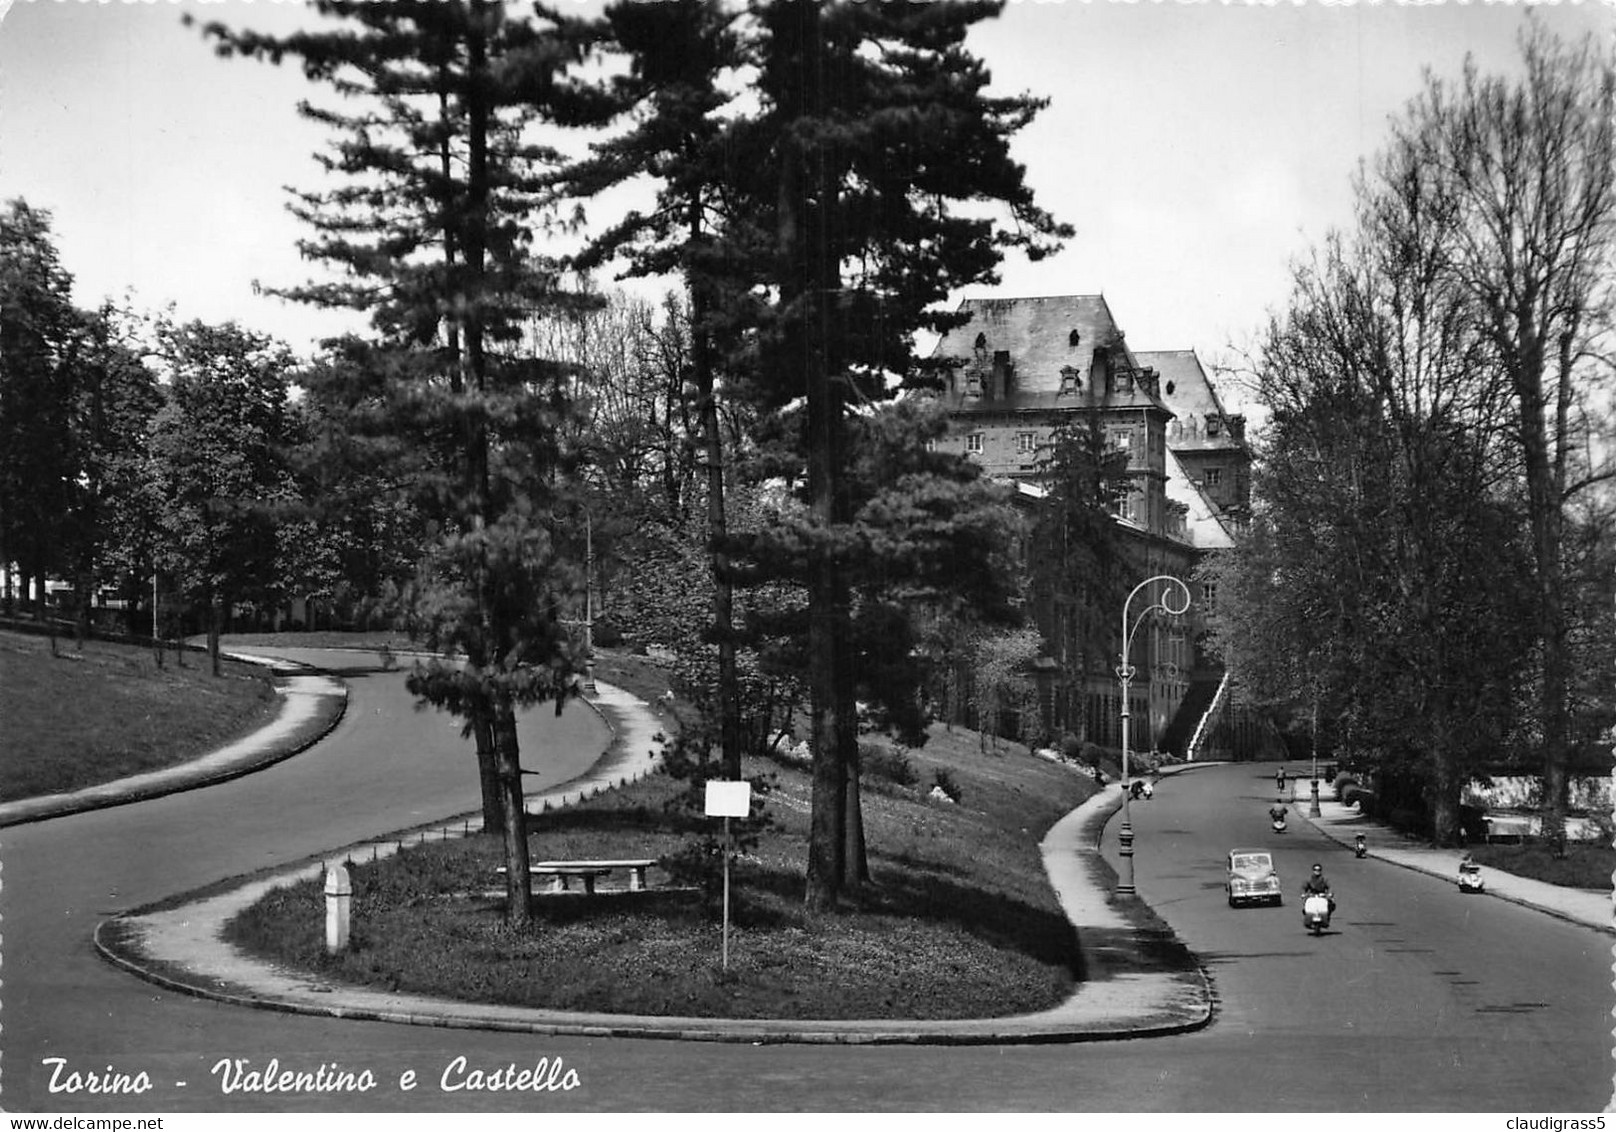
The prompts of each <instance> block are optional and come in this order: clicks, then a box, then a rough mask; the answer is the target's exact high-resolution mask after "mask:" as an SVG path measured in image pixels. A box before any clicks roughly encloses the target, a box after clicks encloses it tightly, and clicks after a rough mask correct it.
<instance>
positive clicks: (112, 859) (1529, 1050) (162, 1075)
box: [0, 673, 1611, 1112]
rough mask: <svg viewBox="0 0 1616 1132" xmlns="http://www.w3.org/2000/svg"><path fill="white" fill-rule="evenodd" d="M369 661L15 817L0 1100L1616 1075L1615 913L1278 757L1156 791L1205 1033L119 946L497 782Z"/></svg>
mask: <svg viewBox="0 0 1616 1132" xmlns="http://www.w3.org/2000/svg"><path fill="white" fill-rule="evenodd" d="M350 688H351V699H350V704H349V711H348V715H347V717H346V719H345V720H344V722H343V723H342V724H341V726H340V727H339V728H338V729H337V731H335V732H334V733H333V734H332V735H331V736H330V737H329V738H328V739H326V740H325V741H323V742H322V743H321V744H319V745H318V746H317V747H316V748H314V749H313V750H311V751H309V752H307V753H305V754H304V755H301V756H298V757H297V758H295V759H293V760H290V761H289V762H287V763H283V764H281V765H280V766H277V767H274V768H272V769H270V770H267V771H264V772H262V773H260V774H255V775H251V776H248V777H246V778H244V779H240V780H237V781H236V782H233V783H228V784H225V785H221V786H217V787H212V788H209V789H206V790H201V791H193V792H191V793H188V794H182V795H177V796H174V797H170V798H166V799H160V800H156V801H152V802H146V803H141V804H138V805H134V806H126V807H121V808H117V809H112V810H103V811H99V812H95V813H90V814H84V815H79V816H76V817H71V818H63V819H58V820H55V821H50V822H44V823H39V824H36V825H31V826H20V827H15V828H12V829H8V830H5V831H0V855H3V861H4V873H3V877H4V887H3V888H0V915H3V916H4V922H3V930H4V948H5V962H4V987H3V990H0V1025H3V1027H4V1029H3V1031H0V1049H3V1052H4V1058H3V1061H0V1067H3V1077H0V1106H3V1107H4V1108H6V1109H7V1110H9V1111H13V1112H17V1111H23V1112H29V1111H53V1112H54V1111H77V1112H89V1111H106V1110H124V1111H158V1112H161V1111H229V1110H241V1111H318V1112H325V1111H337V1110H362V1111H420V1112H439V1111H491V1110H512V1111H539V1112H543V1111H577V1110H616V1111H646V1110H653V1111H654V1110H662V1111H668V1110H672V1111H702V1110H724V1111H751V1110H783V1111H811V1110H850V1111H862V1110H983V1109H987V1110H1006V1109H1012V1110H1043V1111H1129V1110H1154V1111H1216V1110H1225V1111H1247V1110H1306V1109H1310V1108H1313V1109H1324V1110H1329V1111H1362V1110H1365V1109H1368V1110H1371V1111H1419V1110H1436V1111H1538V1110H1541V1109H1548V1110H1551V1111H1561V1112H1563V1111H1575V1110H1586V1109H1597V1108H1601V1107H1603V1105H1604V1104H1605V1102H1606V1101H1607V1100H1608V1099H1609V1097H1610V1093H1611V1071H1610V1065H1611V1062H1610V1059H1609V1048H1610V1037H1609V1018H1608V1014H1607V1011H1608V1009H1609V1005H1610V1001H1611V993H1610V990H1609V985H1610V978H1611V976H1610V967H1611V951H1610V946H1609V941H1608V937H1604V936H1601V935H1599V934H1598V933H1596V932H1593V931H1591V930H1589V929H1586V928H1579V927H1574V926H1572V925H1569V924H1564V923H1561V922H1559V921H1556V920H1553V919H1550V918H1549V917H1546V916H1543V915H1541V914H1538V913H1532V912H1527V911H1525V910H1522V909H1517V908H1514V907H1511V906H1508V905H1505V904H1503V903H1502V902H1500V901H1496V900H1491V899H1487V898H1479V899H1478V898H1467V897H1461V896H1459V895H1458V893H1457V891H1456V890H1454V889H1453V888H1452V887H1451V886H1447V885H1444V884H1442V883H1440V882H1438V881H1435V880H1432V879H1429V878H1424V877H1421V876H1418V875H1416V874H1413V873H1409V872H1406V871H1404V870H1399V869H1396V868H1394V867H1391V866H1387V865H1380V864H1376V863H1374V862H1359V861H1354V860H1353V859H1352V858H1351V855H1350V854H1347V853H1342V852H1339V851H1335V852H1331V851H1329V850H1328V849H1327V848H1326V846H1327V843H1326V842H1324V841H1323V840H1322V839H1321V838H1319V837H1317V836H1316V835H1314V834H1313V833H1312V832H1311V831H1310V830H1309V829H1307V827H1306V826H1305V825H1302V824H1299V823H1293V826H1292V832H1291V833H1289V834H1287V835H1285V838H1284V839H1283V840H1279V839H1275V838H1272V837H1271V835H1269V834H1267V833H1266V832H1265V827H1264V822H1263V820H1262V814H1263V810H1264V809H1265V808H1266V805H1267V803H1268V801H1269V800H1270V799H1269V793H1268V792H1269V791H1270V790H1271V780H1265V779H1263V778H1260V777H1259V772H1258V771H1257V770H1256V769H1255V768H1252V767H1250V766H1245V767H1229V768H1206V769H1197V770H1195V771H1192V772H1190V773H1188V774H1186V775H1183V776H1180V777H1178V778H1174V779H1170V780H1167V781H1166V782H1164V784H1163V786H1162V787H1161V788H1160V789H1159V790H1158V791H1157V793H1156V797H1155V799H1154V800H1152V801H1150V802H1148V803H1143V804H1141V805H1139V806H1136V807H1134V809H1133V815H1134V824H1135V826H1136V828H1137V829H1138V831H1139V835H1140V840H1139V846H1138V848H1139V852H1138V856H1137V857H1136V862H1137V866H1138V880H1139V887H1140V890H1141V892H1142V893H1144V894H1145V895H1146V896H1147V897H1148V898H1149V899H1150V901H1151V902H1152V903H1153V904H1154V905H1156V906H1157V907H1158V908H1159V909H1160V911H1161V912H1162V914H1163V915H1164V916H1166V918H1167V919H1168V921H1169V922H1170V923H1171V924H1172V925H1173V927H1174V928H1175V929H1176V930H1177V931H1178V932H1179V933H1180V934H1181V936H1182V937H1183V938H1184V939H1185V940H1186V941H1187V942H1188V943H1189V944H1190V945H1191V946H1192V947H1193V948H1195V949H1196V950H1197V951H1198V952H1200V953H1201V954H1202V955H1203V957H1204V958H1205V960H1206V962H1207V963H1208V966H1209V968H1210V970H1211V971H1212V972H1213V974H1214V977H1215V979H1216V982H1217V987H1218V991H1219V994H1220V1000H1221V1001H1220V1005H1219V1012H1218V1016H1217V1018H1216V1020H1215V1021H1214V1023H1213V1024H1212V1026H1210V1027H1209V1028H1208V1029H1206V1030H1204V1031H1201V1032H1199V1033H1195V1034H1189V1035H1184V1036H1181V1037H1174V1038H1164V1039H1155V1040H1150V1041H1132V1042H1106V1043H1093V1044H1083V1045H1073V1046H1031V1047H986V1048H973V1047H964V1048H924V1047H883V1048H867V1047H858V1046H742V1045H711V1044H701V1043H680V1042H666V1041H646V1040H590V1039H581V1038H544V1037H534V1036H530V1035H510V1034H498V1033H489V1032H483V1031H455V1030H443V1029H428V1028H420V1027H411V1026H403V1025H391V1024H385V1023H370V1022H346V1021H342V1020H339V1019H323V1018H310V1017H301V1016H291V1015H282V1014H277V1013H271V1012H263V1011H254V1010H247V1009H243V1008H239V1007H232V1006H226V1005H223V1004H218V1003H213V1002H207V1001H202V1000H198V999H194V998H190V997H188V996H184V995H176V994H171V993H168V992H164V991H162V990H159V989H158V988H156V987H154V986H151V985H150V984H147V983H145V982H142V981H140V980H137V979H135V978H133V977H131V976H129V975H126V974H124V973H122V972H120V971H117V970H115V969H114V968H112V967H110V966H109V965H107V964H105V963H104V962H102V961H101V960H100V959H99V958H98V957H97V956H96V954H95V952H94V950H93V948H92V946H91V943H90V932H91V931H92V930H93V928H94V925H95V923H96V922H97V920H98V919H99V918H100V917H101V916H103V915H105V914H107V913H111V912H116V911H120V910H124V909H127V908H130V907H134V906H138V905H140V904H143V903H147V902H149V901H152V900H155V899H158V898H160V897H162V896H167V895H170V894H172V893H176V892H181V891H185V890H187V889H191V888H195V887H197V886H199V885H202V884H206V883H208V882H211V881H214V880H217V879H220V878H223V877H228V876H233V875H239V874H241V873H244V872H248V871H252V870H254V869H257V868H260V867H264V866H267V865H273V864H278V863H284V862H287V861H292V860H297V859H301V858H303V857H305V856H306V855H308V854H309V853H311V852H316V851H324V850H327V849H331V848H334V847H337V846H340V845H343V844H346V843H348V842H351V841H354V840H357V839H360V838H362V837H365V836H370V835H377V834H380V833H383V832H385V831H387V830H391V829H396V828H399V827H402V826H407V825H410V824H414V823H417V822H421V821H425V820H428V819H430V818H434V817H440V816H444V815H447V814H451V813H457V812H464V811H468V810H472V809H474V808H475V807H476V805H477V798H476V781H475V774H474V772H473V760H472V757H471V754H470V751H469V747H464V746H462V745H460V744H461V741H460V740H459V738H458V736H457V735H456V734H455V732H454V730H453V728H452V726H451V725H450V724H449V722H448V721H447V719H446V718H444V717H440V716H434V715H431V714H417V713H415V712H413V711H412V710H410V707H409V697H408V696H407V695H406V693H405V692H404V691H403V687H402V677H401V676H398V675H396V674H390V675H381V674H374V673H364V674H356V675H355V676H354V677H353V678H352V680H351V684H350ZM594 726H595V725H594V723H593V720H592V718H591V717H587V716H585V715H584V713H582V712H573V711H571V710H569V712H568V714H567V715H566V716H564V717H563V718H562V719H561V720H559V721H558V720H555V719H554V718H553V717H552V716H551V715H550V713H548V712H540V713H535V716H534V718H532V719H529V720H527V721H526V723H525V730H524V736H523V745H524V750H525V751H527V752H530V753H529V754H528V755H526V756H525V757H524V764H525V765H528V766H530V767H533V768H535V769H538V768H544V769H545V770H546V772H547V773H548V774H550V775H553V776H555V777H556V778H557V779H564V778H567V777H571V775H572V774H574V773H576V772H577V770H579V769H582V765H583V764H586V763H587V762H588V761H589V759H590V758H591V757H592V756H593V754H594V752H596V751H598V750H599V747H600V740H599V737H598V735H596V733H595V732H594V731H593V727H594ZM455 752H460V753H459V754H458V755H457V754H456V753H455ZM1236 844H1254V845H1265V844H1271V845H1272V846H1273V847H1275V848H1276V849H1277V850H1278V851H1279V855H1280V856H1279V862H1280V867H1281V869H1282V871H1283V875H1284V876H1285V878H1286V882H1287V889H1288V892H1287V901H1286V904H1285V906H1284V907H1282V908H1278V909H1249V910H1241V911H1238V912H1237V911H1233V910H1230V909H1229V908H1228V907H1227V906H1226V904H1225V902H1224V897H1223V893H1222V873H1221V856H1222V853H1223V852H1224V851H1225V850H1226V849H1227V848H1230V847H1232V846H1234V845H1236ZM1315 857H1317V858H1320V859H1322V860H1323V861H1324V862H1325V864H1326V868H1327V869H1328V871H1329V872H1330V874H1331V876H1332V877H1333V878H1334V880H1335V883H1336V886H1337V891H1338V893H1339V896H1340V901H1341V907H1340V911H1339V915H1338V918H1337V920H1336V922H1335V925H1334V926H1335V931H1333V932H1332V934H1330V935H1328V936H1325V937H1323V938H1319V939H1314V938H1311V937H1308V936H1307V935H1305V934H1304V932H1303V929H1302V926H1301V922H1300V909H1299V908H1298V907H1296V900H1295V897H1294V892H1295V890H1296V889H1297V888H1298V887H1299V885H1300V883H1301V880H1302V877H1303V875H1304V865H1306V864H1308V863H1310V862H1311V860H1312V859H1314V858H1315ZM51 1058H61V1059H62V1063H61V1065H60V1066H57V1065H56V1064H54V1063H52V1062H48V1061H47V1059H51ZM236 1058H243V1059H247V1062H248V1066H247V1067H248V1068H249V1069H256V1070H260V1071H261V1070H263V1069H265V1068H267V1067H268V1065H269V1062H270V1059H271V1058H277V1059H279V1064H280V1067H282V1068H293V1069H302V1070H308V1071H313V1070H317V1069H319V1068H320V1067H321V1066H327V1067H331V1068H332V1069H333V1070H340V1071H346V1072H348V1073H352V1074H355V1075H356V1076H358V1075H363V1074H366V1073H368V1074H369V1075H370V1077H371V1078H373V1079H374V1086H373V1087H371V1088H368V1089H364V1090H362V1091H361V1090H359V1089H351V1090H349V1091H344V1092H328V1093H315V1094H287V1093H264V1092H259V1091H253V1090H251V1089H237V1090H234V1091H226V1085H227V1080H226V1078H227V1076H228V1074H227V1073H225V1072H224V1071H222V1070H220V1069H219V1068H217V1067H218V1066H219V1064H220V1063H221V1062H229V1061H231V1060H232V1059H236ZM460 1058H464V1059H465V1061H464V1062H463V1063H461V1062H459V1061H457V1059H460ZM461 1064H463V1065H464V1068H463V1069H461V1068H457V1066H459V1065H461ZM541 1065H542V1067H543V1068H542V1070H541V1071H540V1072H539V1073H538V1074H537V1077H538V1080H539V1083H540V1087H539V1088H537V1089H531V1088H530V1089H525V1090H519V1091H511V1090H503V1089H501V1090H490V1089H476V1088H473V1087H470V1086H471V1085H472V1084H473V1083H474V1082H475V1080H476V1078H475V1077H474V1076H473V1073H474V1071H479V1070H480V1071H482V1072H483V1073H484V1074H488V1073H491V1072H492V1071H494V1070H496V1069H504V1068H506V1067H507V1066H514V1067H515V1069H516V1070H523V1069H532V1068H534V1067H536V1066H541ZM109 1069H110V1070H111V1071H112V1072H114V1073H117V1074H124V1075H127V1076H128V1077H132V1078H133V1077H137V1075H138V1074H141V1073H144V1074H146V1076H147V1078H148V1079H149V1080H150V1082H151V1087H150V1089H149V1090H148V1091H145V1092H143V1093H140V1094H138V1095H133V1096H131V1095H113V1096H108V1095H104V1094H100V1093H91V1092H87V1091H84V1090H82V1089H81V1090H80V1091H78V1092H68V1091H66V1090H64V1089H61V1088H60V1087H58V1089H57V1090H56V1091H52V1088H51V1078H52V1073H53V1072H55V1073H56V1075H57V1085H58V1086H61V1085H62V1084H64V1083H65V1082H66V1081H67V1075H68V1074H70V1073H74V1072H77V1073H80V1074H81V1075H83V1074H87V1073H90V1072H94V1073H103V1072H105V1071H107V1070H109ZM411 1071H413V1072H414V1073H415V1074H416V1080H415V1083H414V1087H413V1088H411V1089H405V1088H403V1087H402V1086H401V1077H402V1076H403V1075H404V1074H405V1073H406V1072H411ZM85 1080H87V1077H81V1082H83V1081H85ZM180 1082H184V1084H183V1085H181V1084H180ZM355 1083H356V1084H359V1085H362V1084H364V1083H365V1081H364V1079H363V1078H362V1077H361V1078H360V1079H359V1080H358V1081H356V1082H355Z"/></svg>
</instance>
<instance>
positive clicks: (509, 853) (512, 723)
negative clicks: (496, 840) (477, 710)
mask: <svg viewBox="0 0 1616 1132" xmlns="http://www.w3.org/2000/svg"><path fill="white" fill-rule="evenodd" d="M494 736H495V747H496V750H497V752H498V757H499V783H500V803H501V809H502V810H503V813H504V820H505V922H506V923H507V924H509V925H510V926H511V927H513V928H525V927H527V926H528V925H529V924H530V923H531V922H532V920H533V881H532V877H531V876H530V874H529V873H528V871H527V870H528V863H529V860H530V858H529V856H528V851H527V815H526V812H525V810H524V808H523V801H522V757H521V750H520V748H519V746H518V744H517V740H516V709H515V706H514V705H513V704H512V702H511V696H510V693H509V692H508V691H506V690H504V689H501V690H500V691H499V692H498V694H497V697H496V701H495V706H494Z"/></svg>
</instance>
